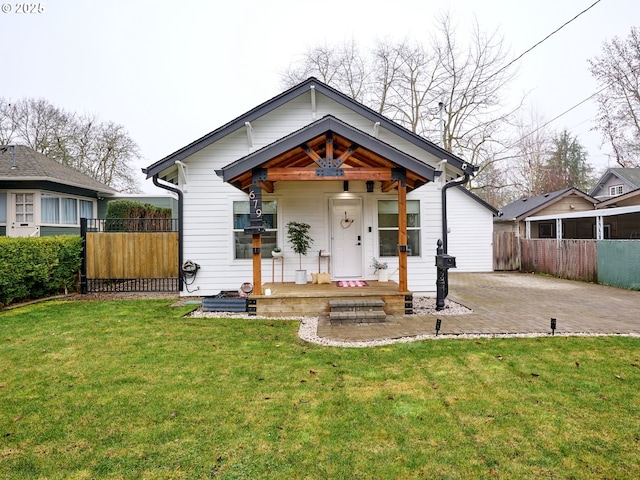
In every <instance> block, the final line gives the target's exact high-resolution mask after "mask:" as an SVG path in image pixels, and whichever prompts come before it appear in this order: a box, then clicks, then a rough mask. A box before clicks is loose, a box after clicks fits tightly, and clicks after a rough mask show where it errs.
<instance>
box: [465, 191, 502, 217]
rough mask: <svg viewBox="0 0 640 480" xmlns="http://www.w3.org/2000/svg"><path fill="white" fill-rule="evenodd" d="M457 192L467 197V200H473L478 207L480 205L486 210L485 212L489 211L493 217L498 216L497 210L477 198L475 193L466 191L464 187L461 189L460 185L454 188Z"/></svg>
mask: <svg viewBox="0 0 640 480" xmlns="http://www.w3.org/2000/svg"><path fill="white" fill-rule="evenodd" d="M455 188H456V189H457V190H460V191H461V192H462V193H464V194H465V195H466V196H468V197H469V198H471V199H472V200H474V201H475V202H477V203H479V204H480V205H482V206H483V207H484V208H486V209H487V210H489V211H490V212H491V213H493V214H494V215H498V209H497V208H496V207H494V206H493V205H491V204H490V203H487V202H485V201H484V200H483V199H481V198H480V197H479V196H477V195H476V194H475V193H473V192H472V191H470V190H468V189H466V188H465V187H463V186H462V185H458V186H457V187H455Z"/></svg>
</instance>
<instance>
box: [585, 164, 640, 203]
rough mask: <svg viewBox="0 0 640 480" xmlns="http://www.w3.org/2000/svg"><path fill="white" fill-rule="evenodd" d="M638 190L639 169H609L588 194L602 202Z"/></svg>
mask: <svg viewBox="0 0 640 480" xmlns="http://www.w3.org/2000/svg"><path fill="white" fill-rule="evenodd" d="M638 188H640V168H609V169H607V171H606V172H605V173H604V174H603V175H602V177H600V180H598V182H597V183H596V184H595V186H594V187H593V188H592V189H591V191H590V192H589V195H591V196H592V197H594V198H596V199H598V200H600V201H604V200H608V199H610V198H613V197H617V196H619V195H624V194H626V193H629V192H631V191H633V190H637V189H638Z"/></svg>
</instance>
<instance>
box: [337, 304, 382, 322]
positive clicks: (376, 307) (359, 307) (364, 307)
mask: <svg viewBox="0 0 640 480" xmlns="http://www.w3.org/2000/svg"><path fill="white" fill-rule="evenodd" d="M384 306H385V303H384V300H382V299H381V298H353V299H348V300H346V299H338V300H331V301H329V308H330V311H329V321H330V322H331V324H333V325H340V324H352V323H381V322H384V321H385V320H386V319H387V314H386V313H385V311H384Z"/></svg>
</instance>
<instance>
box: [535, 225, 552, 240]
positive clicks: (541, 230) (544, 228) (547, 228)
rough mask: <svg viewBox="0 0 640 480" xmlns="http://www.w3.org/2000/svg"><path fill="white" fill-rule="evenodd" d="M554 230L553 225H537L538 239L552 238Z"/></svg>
mask: <svg viewBox="0 0 640 480" xmlns="http://www.w3.org/2000/svg"><path fill="white" fill-rule="evenodd" d="M554 230H555V229H554V224H553V223H539V224H538V238H553V237H554V235H555V234H554Z"/></svg>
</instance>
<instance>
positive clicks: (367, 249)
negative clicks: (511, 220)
mask: <svg viewBox="0 0 640 480" xmlns="http://www.w3.org/2000/svg"><path fill="white" fill-rule="evenodd" d="M316 100H317V103H316V105H317V112H316V117H315V119H320V118H322V117H323V116H325V115H327V114H331V115H333V116H335V117H337V118H339V119H340V120H342V121H344V122H346V123H348V124H350V125H352V126H354V127H355V128H358V129H360V130H362V131H364V132H365V133H372V131H373V124H372V122H371V121H370V120H368V119H366V118H364V117H361V116H360V115H358V114H356V113H354V112H353V111H351V110H349V109H348V108H345V107H343V106H342V105H340V104H338V103H336V102H334V101H333V100H330V99H329V98H328V97H325V96H323V95H321V94H317V95H316ZM313 121H314V118H313V116H312V112H311V102H310V95H309V94H304V95H301V96H300V97H298V98H296V99H294V100H292V101H290V102H289V103H287V104H286V105H283V106H282V107H280V108H278V109H277V110H274V111H272V112H270V113H268V114H266V115H264V116H263V117H261V118H259V119H256V120H255V121H253V122H252V124H251V127H252V133H251V141H252V143H253V148H251V147H250V143H249V140H248V138H247V131H246V129H245V128H240V129H238V130H237V131H235V132H232V133H231V134H229V135H227V136H226V137H225V138H222V139H220V140H219V141H217V142H216V143H214V144H212V145H209V146H208V147H206V148H204V149H202V150H201V151H199V152H197V153H195V154H193V155H191V156H190V157H189V158H187V159H185V160H184V163H185V164H186V165H187V182H186V185H181V187H183V188H186V191H185V193H184V197H183V198H184V237H183V239H184V240H183V242H184V243H183V245H184V259H185V260H192V261H194V262H196V263H198V264H199V265H200V267H201V269H200V270H199V272H198V274H197V276H196V279H195V282H194V284H192V285H189V290H190V291H191V293H189V292H186V291H185V292H183V295H188V294H191V295H214V294H217V293H218V292H219V291H221V290H230V289H231V290H235V289H237V288H238V287H239V286H240V285H241V284H242V283H243V282H246V281H252V278H253V274H252V261H251V260H235V259H234V258H233V257H234V252H233V247H234V245H233V233H232V229H233V216H232V206H233V201H234V200H246V199H247V196H246V195H245V194H244V193H242V192H240V191H238V190H237V189H235V188H234V187H231V186H230V185H228V184H225V183H224V182H222V180H221V179H220V178H219V177H218V176H217V175H216V174H215V170H219V169H221V168H222V167H224V166H226V165H228V164H230V163H232V162H234V161H236V160H238V159H240V158H242V157H244V156H246V155H247V154H249V153H251V152H252V151H256V150H258V149H260V148H262V147H264V146H266V145H269V144H271V143H273V142H275V141H276V140H278V139H280V138H282V137H284V136H286V135H289V134H291V133H292V132H294V131H296V130H299V129H300V128H303V127H304V126H306V125H308V124H310V123H312V122H313ZM379 138H380V139H381V140H382V141H384V142H386V143H389V144H391V145H393V146H394V147H396V148H398V149H401V150H403V151H405V152H407V153H408V154H410V155H412V156H414V157H416V158H419V159H421V160H423V161H425V162H427V163H430V164H431V165H432V166H434V167H435V166H436V165H437V162H438V161H439V159H438V158H435V157H434V156H432V155H431V154H428V153H427V152H425V151H423V150H421V149H419V148H418V147H416V146H414V145H413V144H411V143H410V142H407V141H404V140H402V139H399V138H397V137H396V136H394V135H392V134H391V133H389V132H388V131H386V130H384V129H380V135H379ZM376 188H377V192H376V193H366V191H365V184H364V182H350V185H349V193H348V194H345V193H344V192H342V182H341V181H340V182H320V181H318V182H278V183H277V184H276V186H275V192H274V193H273V194H266V193H265V194H264V195H263V198H264V200H269V199H275V200H277V201H278V209H279V211H278V224H279V232H278V244H279V245H280V246H281V247H282V248H283V250H284V251H285V268H284V270H285V273H284V280H285V281H288V282H291V281H293V280H294V271H295V270H296V269H297V268H298V258H297V256H296V255H295V254H294V253H293V252H292V251H291V247H290V245H288V242H287V241H286V229H285V225H286V223H288V222H289V221H304V222H306V223H309V224H310V225H311V232H310V234H311V236H312V238H313V239H314V243H313V245H312V248H311V252H310V254H309V255H308V256H307V257H304V258H303V265H302V267H303V268H304V269H306V270H307V271H308V272H309V273H311V272H315V271H317V269H318V258H317V252H318V251H319V250H321V249H324V250H329V249H330V238H329V235H330V233H329V216H328V211H329V201H330V198H332V196H338V195H339V196H345V195H347V196H348V195H351V196H353V197H358V198H361V199H362V205H363V233H364V237H363V259H362V261H363V265H364V272H365V278H367V279H376V276H375V275H374V273H373V269H372V268H370V267H369V265H370V263H371V258H372V257H374V256H377V255H376V253H377V251H378V239H377V211H376V208H377V202H376V201H377V199H379V198H397V196H396V193H395V192H392V193H389V194H382V193H381V192H380V191H379V183H376ZM440 192H441V190H440V185H439V184H437V183H430V184H427V185H425V186H423V187H421V188H419V189H417V190H416V191H414V192H411V193H410V194H409V195H408V198H409V199H419V200H420V209H421V256H420V257H409V259H408V280H409V289H410V290H412V291H414V292H420V293H426V294H435V281H436V269H435V266H434V263H435V262H434V256H435V253H436V242H437V240H438V239H439V238H440V236H441V228H442V227H441V197H440ZM456 193H458V195H456ZM458 196H459V197H460V199H458ZM449 198H450V200H449V201H450V213H449V226H450V227H451V229H452V235H450V237H449V246H450V247H449V250H450V252H449V253H451V254H452V255H458V267H459V269H461V270H464V271H486V270H485V269H486V268H487V265H488V268H489V269H490V268H491V256H490V255H489V256H488V257H486V258H485V253H486V252H485V247H486V246H488V248H489V251H490V246H491V241H490V240H489V242H488V245H485V243H483V242H480V243H478V242H477V239H478V238H484V230H485V228H486V229H488V231H491V226H492V219H491V214H490V212H487V211H486V209H484V208H483V207H481V206H480V205H479V204H477V203H476V202H473V201H472V200H471V199H469V198H468V197H466V196H465V195H463V194H460V193H459V192H455V193H454V191H453V189H452V190H449ZM476 206H477V207H478V208H476ZM487 215H488V216H487ZM458 217H459V218H458ZM485 218H488V220H487V221H486V222H485V221H484V219H485ZM485 223H486V227H485V225H484V224H485ZM471 224H473V225H475V227H470V225H471ZM369 227H371V232H369ZM468 227H469V228H468ZM474 228H475V229H474ZM467 231H472V232H473V233H470V234H467V233H465V232H467ZM487 259H488V260H487ZM385 261H387V263H388V264H389V272H390V273H391V272H393V274H392V275H391V279H392V280H395V281H397V280H398V273H397V267H398V262H397V257H389V258H386V259H385ZM485 261H488V263H486V264H485V263H483V262H485ZM323 265H324V264H323ZM276 270H277V272H276V279H279V270H278V269H276ZM262 275H263V276H262V279H263V281H264V282H268V281H271V260H270V259H266V260H263V262H262ZM198 287H199V289H198V290H195V289H196V288H198Z"/></svg>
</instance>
